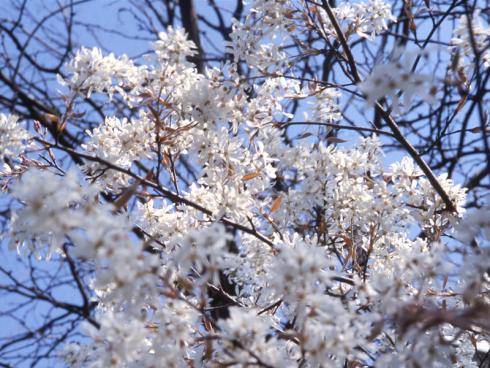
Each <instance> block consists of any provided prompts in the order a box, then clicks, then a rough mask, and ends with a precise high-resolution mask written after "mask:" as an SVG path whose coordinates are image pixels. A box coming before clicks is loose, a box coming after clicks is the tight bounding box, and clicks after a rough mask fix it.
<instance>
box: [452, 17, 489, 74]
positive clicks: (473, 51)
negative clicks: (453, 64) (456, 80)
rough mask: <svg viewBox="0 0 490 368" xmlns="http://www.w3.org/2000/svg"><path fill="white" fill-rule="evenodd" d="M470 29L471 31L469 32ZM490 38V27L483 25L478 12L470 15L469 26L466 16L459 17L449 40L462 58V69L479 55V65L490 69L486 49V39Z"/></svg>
mask: <svg viewBox="0 0 490 368" xmlns="http://www.w3.org/2000/svg"><path fill="white" fill-rule="evenodd" d="M470 27H471V31H470ZM489 37H490V26H488V25H485V24H484V20H483V18H482V17H481V16H480V11H477V12H475V13H474V14H472V15H471V25H470V24H469V23H468V16H466V15H465V14H463V15H461V17H460V18H459V20H458V24H457V26H456V28H454V30H453V38H452V40H451V42H452V44H453V45H454V48H455V49H456V50H457V51H458V52H460V53H461V54H462V56H463V57H464V59H465V60H464V61H463V65H462V66H463V67H468V65H469V64H470V63H471V62H472V61H473V60H468V59H472V58H474V57H475V56H476V55H477V54H479V58H480V61H481V63H482V64H483V66H484V67H485V68H488V67H490V50H489V49H488V39H489Z"/></svg>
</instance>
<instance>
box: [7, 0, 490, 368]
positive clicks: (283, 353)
mask: <svg viewBox="0 0 490 368" xmlns="http://www.w3.org/2000/svg"><path fill="white" fill-rule="evenodd" d="M210 3H211V4H212V8H213V9H214V10H215V11H216V14H219V15H220V17H218V21H219V22H220V25H219V26H215V27H217V28H215V29H218V30H219V31H222V32H223V33H222V34H223V35H224V36H223V37H224V42H223V49H222V50H220V52H221V53H222V54H221V55H222V58H218V59H216V60H211V59H212V58H209V59H207V58H206V55H207V54H206V51H205V43H204V42H201V40H202V38H201V36H202V32H201V33H200V31H199V29H197V28H196V27H197V25H198V24H199V23H198V21H197V20H198V19H201V18H199V17H197V16H196V14H195V9H193V4H192V1H191V2H189V1H182V2H179V5H180V8H179V12H180V15H181V18H182V26H180V25H178V24H177V22H175V24H174V21H173V20H172V21H170V18H169V19H168V21H167V22H166V24H165V25H166V27H162V28H161V29H159V30H158V32H156V33H155V35H156V36H157V39H155V40H154V41H153V42H151V50H150V51H148V52H147V53H145V55H144V56H142V57H128V56H126V55H122V56H118V55H115V54H113V53H108V52H105V51H102V50H101V49H100V48H85V47H80V48H78V49H76V50H75V52H74V53H73V56H72V58H71V59H70V60H69V61H64V60H62V61H63V62H62V63H61V64H60V66H59V68H56V69H53V70H54V72H53V75H56V77H57V83H58V85H57V87H56V89H57V90H58V92H56V93H57V94H58V96H61V97H59V100H57V101H58V105H57V106H58V107H56V108H54V107H53V108H51V107H46V105H45V104H44V103H43V102H38V101H37V100H36V99H35V98H34V97H33V96H34V95H33V94H32V93H31V94H29V93H24V92H22V90H18V91H17V93H16V97H15V98H13V99H12V105H11V106H10V108H9V110H10V111H9V112H7V111H5V113H3V114H1V115H0V163H1V165H2V166H1V171H0V180H1V186H2V189H3V191H4V194H3V197H2V198H3V199H2V201H3V202H5V204H2V205H3V206H4V207H6V208H7V209H6V210H5V215H4V216H5V218H6V222H5V224H4V225H5V226H4V229H5V230H4V232H3V235H4V240H5V243H6V244H8V246H9V248H10V249H11V250H16V251H17V253H18V255H19V257H26V258H25V259H29V260H30V261H29V262H34V263H30V266H29V267H30V268H29V269H30V274H31V276H33V275H34V277H31V281H32V282H33V284H32V285H30V286H29V285H26V284H25V283H23V281H22V280H21V279H19V278H17V277H16V276H15V275H14V274H13V273H12V272H10V271H8V270H7V268H5V267H2V268H1V273H2V275H3V276H2V277H3V278H5V279H6V280H7V281H6V282H5V283H4V282H3V281H2V283H1V284H0V288H1V290H2V291H3V292H8V293H11V294H18V297H19V298H25V299H26V300H28V303H31V302H32V301H33V300H38V301H42V302H44V303H47V304H48V305H49V308H52V309H56V310H59V311H61V312H59V314H56V315H50V318H51V319H50V320H49V322H48V323H47V324H45V325H43V327H41V328H38V329H36V330H31V331H30V332H29V333H30V334H29V333H27V335H26V334H23V333H18V334H17V333H12V334H11V335H10V336H9V338H7V339H4V340H1V341H2V344H0V359H5V361H6V362H9V359H10V361H11V362H14V363H15V362H16V360H15V359H18V358H19V356H21V355H22V354H20V353H19V354H20V355H15V354H17V353H15V351H14V350H9V349H11V348H15V349H19V346H21V345H19V343H20V342H26V341H30V339H35V341H37V343H38V344H40V346H41V347H39V348H38V350H35V351H34V353H33V354H34V358H33V357H32V356H30V359H34V363H33V364H37V363H36V360H35V359H38V361H39V360H40V359H42V358H43V357H45V356H49V355H50V354H54V355H55V356H56V357H57V359H58V360H59V361H63V362H64V364H65V365H67V366H69V367H228V366H230V367H249V366H250V367H352V368H354V367H368V366H369V367H371V366H374V367H449V366H454V367H481V366H483V365H484V364H488V363H487V362H488V361H489V360H490V358H489V357H488V355H489V354H490V350H489V347H490V345H489V344H488V343H487V340H488V337H489V336H488V334H489V333H490V319H489V316H490V300H489V298H488V294H489V291H490V289H489V287H490V285H489V281H490V279H489V264H490V248H489V244H488V241H489V240H490V232H489V229H490V218H489V210H488V209H485V208H483V209H480V210H478V211H476V210H474V209H472V210H467V208H468V207H476V208H480V207H481V206H482V205H483V204H484V203H485V195H486V193H485V189H486V187H485V185H484V184H485V180H486V179H488V177H487V176H488V171H489V168H488V165H489V164H490V160H488V158H489V156H490V150H489V149H488V147H487V145H488V137H487V134H488V132H489V131H488V128H487V126H486V124H487V123H488V115H487V114H488V105H485V103H488V96H487V95H486V92H487V91H488V83H487V82H488V79H489V77H490V48H489V36H490V26H489V23H488V17H489V15H490V14H488V11H487V12H486V13H485V11H483V10H482V4H479V2H475V4H474V5H471V4H469V2H466V1H452V2H449V3H447V4H446V3H444V2H436V1H433V2H431V1H424V2H420V1H418V2H415V1H414V2H413V3H412V1H403V2H402V3H401V2H385V1H383V0H362V1H356V2H350V1H345V2H338V3H337V4H335V2H332V1H326V0H316V1H313V0H255V1H253V2H251V3H249V4H242V3H241V1H238V2H237V8H236V9H235V13H234V16H233V17H232V16H230V15H229V14H228V15H227V13H222V10H220V7H219V6H218V5H219V4H217V3H216V2H214V1H211V2H210ZM482 3H485V2H482ZM148 4H151V2H148ZM172 4H174V2H172V1H169V2H167V5H166V6H167V10H172V11H175V10H176V5H175V4H177V2H176V3H175V4H174V5H172ZM148 6H150V5H148ZM483 8H484V7H483ZM148 9H150V8H148ZM188 10H189V11H190V13H189V14H187V13H186V11H188ZM395 10H396V11H395ZM486 10H488V8H487V9H486ZM398 13H399V14H400V15H399V16H398V15H395V14H398ZM135 14H136V13H135ZM169 14H170V13H169ZM186 14H187V15H186ZM223 14H225V15H223ZM172 16H173V15H172ZM223 16H225V17H226V16H227V17H228V18H229V19H226V18H225V19H224V18H223ZM168 17H170V15H168ZM172 19H173V18H172ZM201 21H202V22H205V24H208V27H211V28H213V26H214V25H213V23H212V22H210V21H208V20H206V19H205V18H202V19H201ZM206 22H210V23H206ZM225 22H228V23H229V26H225ZM164 23H165V22H163V23H162V24H161V25H162V26H163V24H164ZM2 27H4V26H2ZM12 27H13V29H12V28H8V27H7V26H5V29H6V30H7V31H8V32H7V31H6V33H7V34H8V35H15V34H17V31H16V30H15V27H16V26H15V24H13V25H12ZM220 27H221V28H220ZM440 32H443V33H445V35H441V34H440ZM436 35H438V36H437V37H439V38H436ZM9 37H13V36H9ZM373 50H377V51H375V52H374V51H373ZM26 55H29V54H27V53H26ZM208 56H209V55H208ZM23 57H24V56H22V57H20V58H23ZM29 57H30V56H29ZM30 63H31V64H33V65H34V64H35V63H36V61H35V60H34V59H33V60H32V61H30ZM19 65H20V64H19ZM31 66H32V65H31ZM46 69H49V68H46ZM41 71H43V70H41ZM43 72H46V73H47V72H49V70H48V71H46V70H44V71H43ZM15 78H16V75H15V74H13V75H12V74H11V75H6V74H0V79H1V80H2V82H3V83H4V86H7V87H8V86H12V85H14V86H15V85H16V83H23V82H22V81H20V80H19V81H18V82H13V81H14V80H15ZM10 82H12V83H13V84H9V83H10ZM31 82H32V83H35V80H34V79H33V80H32V81H31ZM50 83H51V84H52V83H54V81H51V82H50ZM37 88H39V89H42V88H43V87H42V86H41V85H39V86H38V87H37ZM38 92H39V93H40V91H38ZM6 96H7V97H6V98H7V99H8V98H9V97H8V96H10V95H8V94H6ZM18 100H20V102H19V101H18ZM485 101H486V102H485ZM36 103H37V105H36ZM40 106H41V107H40ZM42 106H45V107H46V108H44V109H43V108H42ZM26 109H27V111H30V112H29V114H26V113H25V111H26ZM29 109H31V110H29ZM473 111H475V114H477V115H479V117H480V125H474V124H472V123H471V119H472V118H471V116H472V114H473ZM465 114H466V115H468V114H469V117H467V118H462V117H461V115H465ZM362 119H364V121H365V122H367V123H362V121H363V120H362ZM427 119H428V121H429V122H430V124H428V125H427V126H425V127H424V126H419V125H418V124H419V123H420V122H423V121H425V120H427ZM461 119H463V120H461ZM357 120H358V122H357ZM411 121H413V122H412V123H410V122H411ZM437 122H438V124H439V125H437V126H435V125H433V124H435V123H437ZM410 124H413V125H414V130H413V131H410V130H409V128H407V126H409V125H410ZM415 127H416V128H415ZM344 132H351V134H352V132H353V134H352V135H350V136H349V138H348V139H346V137H344V136H343V133H344ZM411 134H415V135H416V137H415V138H413V139H415V140H416V141H415V142H416V144H415V143H413V140H412V136H411ZM456 134H459V135H458V137H460V139H463V141H462V142H461V143H460V144H459V145H457V139H456ZM466 134H474V135H475V138H471V137H470V138H469V139H470V141H466V140H465V139H467V138H465V137H466ZM356 135H357V137H356ZM424 136H430V137H431V138H430V139H431V140H428V139H429V138H427V139H426V141H425V145H424V144H421V143H420V142H421V141H422V140H423V139H425V138H423V137H424ZM341 137H343V138H341ZM417 137H418V138H417ZM476 137H479V138H476ZM465 146H467V147H468V149H470V148H471V152H473V151H475V150H480V151H478V154H479V156H471V159H472V160H473V161H470V160H468V161H466V159H465V158H464V157H465V156H466V155H465V154H463V153H464V152H467V151H466V150H465ZM394 149H395V150H394ZM484 149H486V151H485V150H484ZM438 150H442V151H441V152H444V154H445V155H446V156H444V157H441V158H440V159H441V160H442V159H446V158H447V157H456V159H448V161H444V164H442V165H438V164H436V163H437V159H435V158H434V156H437V153H438V152H439V151H438ZM455 150H460V152H459V153H458V155H457V156H451V155H454V152H453V151H455ZM395 152H396V154H395ZM468 152H470V150H468ZM482 152H483V153H482ZM394 155H396V156H394ZM468 155H469V154H468ZM482 157H483V158H482ZM475 159H479V161H478V160H477V161H476V162H475ZM441 162H443V161H441ZM461 167H462V168H463V169H462V170H461V172H459V171H457V170H459V169H457V168H461ZM467 178H470V179H467ZM475 178H479V179H478V181H476V180H477V179H475ZM486 182H488V180H486ZM466 187H467V188H466ZM467 197H468V199H467ZM465 212H467V214H466V215H465ZM50 264H57V265H58V266H57V267H59V269H60V270H65V271H64V272H66V274H65V273H60V275H62V276H56V273H55V276H54V277H52V278H49V280H50V281H49V282H47V283H46V282H45V281H44V280H45V278H46V279H47V276H42V275H45V274H44V273H48V274H49V273H50V272H53V271H52V270H51V271H50V270H49V266H48V265H50ZM36 267H38V268H37V271H36ZM42 267H44V271H42V272H43V274H40V273H39V272H41V271H40V269H42ZM46 267H48V268H47V269H46ZM53 267H54V266H53ZM56 272H58V271H56ZM59 272H61V271H59ZM36 275H38V276H36ZM67 275H68V276H69V277H68V276H67ZM2 280H3V279H2ZM57 283H59V285H61V284H69V285H71V287H72V288H74V289H75V290H76V291H77V293H78V297H77V298H78V299H76V300H74V299H72V300H70V299H69V300H63V294H61V295H60V294H57V293H55V292H53V290H54V289H53V288H54V287H55V286H54V285H57ZM18 303H20V304H19V305H18V308H19V309H18V310H21V309H22V308H23V307H22V302H18ZM26 303H27V302H26ZM26 305H27V304H26ZM29 305H30V304H29ZM2 313H3V315H4V316H8V317H11V318H15V316H16V310H4V311H3V312H2ZM45 315H49V314H48V312H46V313H45ZM69 316H74V317H69ZM66 318H73V319H71V320H70V321H71V322H70V323H71V325H72V326H71V327H72V328H71V329H69V330H68V329H67V330H66V333H64V334H61V336H59V337H56V338H52V337H50V336H51V335H49V334H46V331H52V330H53V331H54V329H55V328H56V325H57V324H58V323H60V321H62V320H65V319H66ZM28 322H29V320H28V319H27V320H26V322H25V323H28ZM56 331H58V330H56ZM73 331H76V332H75V333H74V332H73ZM53 334H54V332H53ZM14 335H15V336H14ZM52 336H55V335H52ZM51 339H52V341H51ZM43 341H44V343H45V344H46V345H48V348H47V349H46V348H45V345H43V344H41V343H40V342H43ZM24 349H26V347H24ZM43 349H45V350H43ZM36 352H37V354H38V355H37V356H36ZM29 354H31V353H29ZM46 354H47V355H46ZM23 359H24V358H23ZM25 361H26V360H19V361H18V364H20V363H22V364H24V363H25ZM9 364H10V363H9ZM8 366H10V365H8Z"/></svg>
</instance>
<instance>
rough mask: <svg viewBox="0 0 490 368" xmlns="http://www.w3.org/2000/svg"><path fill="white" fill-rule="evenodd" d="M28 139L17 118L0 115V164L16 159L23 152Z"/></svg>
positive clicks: (27, 134) (28, 136)
mask: <svg viewBox="0 0 490 368" xmlns="http://www.w3.org/2000/svg"><path fill="white" fill-rule="evenodd" d="M30 138H31V135H30V134H29V133H28V132H27V130H25V129H24V128H23V127H22V126H21V124H20V123H19V121H18V117H17V116H15V115H5V114H0V164H3V163H4V161H5V159H17V158H18V157H19V155H20V154H21V153H23V152H24V151H25V149H26V145H27V141H28V140H29V139H30Z"/></svg>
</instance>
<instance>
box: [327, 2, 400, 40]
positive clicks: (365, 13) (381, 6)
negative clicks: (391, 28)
mask: <svg viewBox="0 0 490 368" xmlns="http://www.w3.org/2000/svg"><path fill="white" fill-rule="evenodd" d="M332 10H333V12H334V14H335V16H336V18H337V21H338V22H339V25H340V27H341V30H342V32H343V33H344V35H345V37H346V38H347V39H348V38H349V37H350V36H351V35H353V34H357V35H358V36H360V37H364V38H367V39H369V40H374V38H375V36H376V35H378V34H379V33H381V32H382V31H384V30H386V29H388V23H389V22H396V17H394V16H393V14H392V13H391V5H390V4H388V3H386V2H385V1H383V0H368V1H363V2H359V3H357V2H349V1H344V2H342V3H340V4H339V5H338V6H336V7H335V8H333V9H332ZM321 14H322V15H321V16H322V20H323V21H324V22H325V24H326V25H327V27H325V29H326V32H327V36H328V37H331V38H333V39H335V36H336V34H335V30H334V29H333V27H331V24H330V21H329V19H328V16H327V14H326V12H325V11H324V10H323V9H322V12H321Z"/></svg>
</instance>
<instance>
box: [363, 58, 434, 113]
mask: <svg viewBox="0 0 490 368" xmlns="http://www.w3.org/2000/svg"><path fill="white" fill-rule="evenodd" d="M419 55H420V56H421V57H426V56H427V55H428V54H427V53H425V52H423V53H422V54H420V52H405V53H404V52H403V50H402V49H397V50H396V52H395V54H394V55H393V58H392V61H390V62H389V63H386V64H378V65H376V66H375V67H374V68H373V70H372V71H371V74H370V75H369V76H368V77H367V78H366V79H365V80H364V81H362V82H361V83H359V89H360V90H361V92H362V93H363V94H364V95H365V96H366V98H367V103H368V104H369V105H373V104H374V103H375V102H376V101H378V100H379V99H381V98H384V97H390V98H391V100H392V108H393V111H394V112H396V113H398V112H400V106H399V105H400V103H399V96H400V95H401V94H403V107H404V110H407V109H408V108H410V106H411V105H412V100H413V98H414V97H417V98H418V99H425V100H426V101H427V102H430V101H432V100H433V99H434V96H435V93H436V92H437V89H436V87H435V85H434V80H433V77H432V76H430V75H428V74H424V73H419V72H413V71H412V67H413V62H414V60H415V57H417V56H419Z"/></svg>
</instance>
